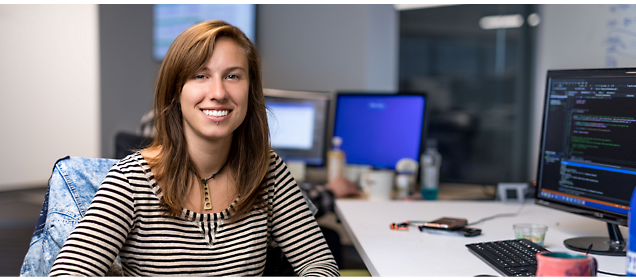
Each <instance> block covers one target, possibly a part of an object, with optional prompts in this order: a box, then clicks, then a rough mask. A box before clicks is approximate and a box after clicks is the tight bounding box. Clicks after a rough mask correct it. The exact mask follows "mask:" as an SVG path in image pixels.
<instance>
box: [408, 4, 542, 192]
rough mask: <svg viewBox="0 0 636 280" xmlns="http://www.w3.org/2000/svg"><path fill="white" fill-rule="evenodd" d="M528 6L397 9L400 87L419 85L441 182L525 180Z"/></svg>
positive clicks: (532, 21)
mask: <svg viewBox="0 0 636 280" xmlns="http://www.w3.org/2000/svg"><path fill="white" fill-rule="evenodd" d="M535 9H536V7H535V5H453V6H444V7H435V8H425V9H414V10H403V11H400V58H399V59H400V60H399V64H400V65H399V71H400V72H399V79H400V90H403V91H425V92H426V93H427V94H428V96H429V103H428V112H429V115H428V135H427V137H428V138H435V139H437V140H438V150H439V151H440V153H441V154H442V157H443V159H442V167H441V174H440V176H441V178H440V180H441V181H442V182H456V183H472V184H496V183H498V182H527V181H532V180H534V178H528V175H527V174H528V171H527V169H528V162H529V159H528V149H529V147H528V143H529V141H528V133H529V131H530V127H529V119H530V110H529V109H530V100H531V99H530V95H531V92H532V91H531V88H530V81H532V79H531V75H532V73H533V71H532V67H533V66H532V61H533V49H534V47H533V46H534V32H535V31H534V29H535V26H536V25H537V24H538V23H539V20H538V17H537V15H536V14H534V10H535Z"/></svg>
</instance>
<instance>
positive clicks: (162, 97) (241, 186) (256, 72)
mask: <svg viewBox="0 0 636 280" xmlns="http://www.w3.org/2000/svg"><path fill="white" fill-rule="evenodd" d="M222 37H223V38H230V39H232V40H234V41H235V42H236V43H237V44H238V45H239V46H240V47H241V48H242V49H243V50H244V53H245V55H246V56H247V61H248V68H249V69H248V72H249V82H250V85H249V93H248V105H247V106H248V108H249V109H248V110H247V114H246V116H245V119H244V120H243V123H242V124H241V125H240V126H239V127H238V128H237V129H236V130H235V131H234V132H233V136H232V145H231V148H230V153H229V157H228V161H227V166H228V167H229V168H228V169H229V170H230V171H232V172H233V173H232V175H233V178H235V182H236V187H237V194H238V195H239V201H238V205H237V207H236V208H235V209H234V214H232V216H231V218H230V221H231V222H234V221H237V220H238V219H240V218H242V217H244V216H245V215H246V214H247V213H249V212H250V211H251V210H252V209H254V207H256V208H259V207H262V206H263V205H264V203H265V201H264V199H263V197H262V194H261V191H262V190H263V187H264V186H265V185H266V181H267V178H266V176H267V171H268V168H269V157H270V154H269V153H270V147H269V128H268V125H267V113H266V109H265V98H264V97H263V85H262V82H261V65H260V64H261V62H260V54H259V53H258V50H257V49H256V47H255V46H254V44H253V43H252V42H251V41H250V40H249V39H248V38H247V36H245V34H244V33H243V32H242V31H241V30H240V29H238V28H236V27H234V26H232V25H230V24H228V23H226V22H224V21H220V20H211V21H205V22H201V23H199V24H196V25H193V26H191V27H190V28H188V29H186V30H185V31H184V32H183V33H181V35H179V36H178V37H177V38H176V39H175V41H174V42H173V43H172V45H171V46H170V48H169V49H168V52H167V53H166V56H165V58H164V60H163V63H162V64H161V68H160V70H159V77H158V79H157V87H156V89H155V102H154V112H155V126H156V128H157V137H156V138H155V139H154V141H153V142H152V144H151V146H150V147H149V148H147V149H146V151H149V152H150V153H152V151H158V154H157V155H156V156H155V157H152V158H149V159H147V161H148V163H149V164H150V167H151V168H152V170H153V172H154V174H155V180H156V181H157V183H158V184H159V186H160V189H161V194H162V198H161V207H162V208H163V209H164V211H165V212H166V213H167V214H169V215H173V216H178V215H180V214H181V212H182V208H183V205H184V203H185V200H186V195H187V193H188V184H189V183H190V182H191V180H194V181H195V183H200V181H199V180H198V179H197V178H201V176H199V174H198V171H197V168H195V165H194V163H193V161H192V159H191V157H190V155H189V154H188V151H187V144H186V139H185V136H184V129H183V116H182V115H181V107H180V104H179V97H180V95H181V90H182V88H183V85H184V84H185V83H186V82H187V81H188V80H189V79H191V78H192V77H193V76H194V75H195V74H196V73H197V72H198V71H200V70H201V69H203V67H205V63H206V62H207V61H208V60H209V59H210V57H211V56H212V52H213V51H214V44H215V42H216V41H217V40H218V39H219V38H222ZM226 168H227V167H226ZM261 209H262V208H261Z"/></svg>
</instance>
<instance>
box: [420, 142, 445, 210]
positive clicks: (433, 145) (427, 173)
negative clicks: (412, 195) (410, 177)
mask: <svg viewBox="0 0 636 280" xmlns="http://www.w3.org/2000/svg"><path fill="white" fill-rule="evenodd" d="M420 162H421V164H422V189H421V193H422V197H424V199H426V200H436V199H437V190H438V187H439V168H440V166H441V165H442V155H440V153H439V152H438V151H437V140H435V139H426V150H425V151H424V154H422V156H421V157H420Z"/></svg>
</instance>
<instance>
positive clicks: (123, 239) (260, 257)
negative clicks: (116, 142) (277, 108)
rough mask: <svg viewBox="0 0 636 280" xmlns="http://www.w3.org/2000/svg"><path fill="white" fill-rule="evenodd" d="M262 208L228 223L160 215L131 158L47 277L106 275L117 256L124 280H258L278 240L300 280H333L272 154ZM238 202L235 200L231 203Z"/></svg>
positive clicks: (144, 165) (306, 215)
mask: <svg viewBox="0 0 636 280" xmlns="http://www.w3.org/2000/svg"><path fill="white" fill-rule="evenodd" d="M268 176H269V178H268V185H267V188H266V189H265V190H264V191H263V197H264V198H265V201H266V202H267V209H266V211H264V212H263V211H258V210H254V211H252V212H250V213H249V214H248V215H247V216H245V217H244V218H242V219H241V220H239V221H237V222H235V223H232V224H229V223H228V222H227V218H228V216H229V215H230V214H231V213H232V211H233V208H234V206H235V205H236V203H237V201H234V203H233V204H232V205H231V206H230V207H229V208H228V209H226V210H224V211H222V212H221V213H211V214H199V213H195V212H192V211H189V210H187V209H183V212H182V214H181V216H180V217H176V218H170V217H166V216H165V215H164V213H163V212H162V211H161V210H160V208H159V198H160V195H157V193H158V190H159V186H158V185H157V183H156V181H155V180H154V175H153V172H152V170H150V167H149V165H148V162H146V160H145V159H144V158H143V157H142V156H141V154H140V153H134V154H132V155H129V156H127V157H126V158H124V159H122V160H121V161H120V162H118V163H117V164H115V165H114V166H113V167H112V168H111V170H110V171H109V173H108V175H107V176H106V179H105V180H104V182H103V183H102V185H101V186H100V188H99V190H98V191H97V193H96V194H95V198H94V199H93V202H92V203H91V205H90V207H89V208H88V211H87V212H86V215H85V216H84V218H83V219H82V220H81V221H80V222H79V224H78V225H77V227H76V228H75V229H74V230H73V232H72V233H71V234H70V236H69V238H68V239H67V240H66V243H64V246H63V247H62V250H61V251H60V254H59V255H58V256H57V259H56V260H55V262H54V264H53V267H52V268H51V272H50V276H60V275H87V276H93V275H104V274H105V273H106V271H107V270H108V268H109V267H110V266H111V264H112V263H113V261H114V260H115V258H116V257H117V255H119V256H120V257H121V262H122V267H123V271H124V275H130V276H229V275H232V276H250V275H255V276H257V275H261V274H262V273H263V269H264V267H265V257H266V250H267V244H268V243H269V242H270V241H274V242H276V243H278V245H279V246H280V247H281V249H282V251H283V252H284V254H285V256H286V257H287V259H288V260H289V262H290V263H291V264H292V266H293V267H294V269H295V271H296V273H297V274H298V275H301V276H338V275H339V272H338V266H337V265H336V262H335V261H334V258H333V256H332V255H331V251H330V250H329V248H328V247H327V243H326V242H325V239H324V237H323V235H322V232H321V231H320V229H319V227H318V225H317V224H316V221H315V219H314V217H313V216H312V214H311V211H309V208H308V207H307V204H306V202H305V200H304V199H303V196H302V194H301V192H300V189H299V188H298V186H297V185H296V182H295V181H294V180H293V178H292V177H291V174H290V173H289V171H288V170H287V167H286V165H285V164H284V163H283V161H282V160H281V159H280V158H279V157H278V155H276V154H275V153H274V152H272V154H271V161H270V168H269V174H268ZM237 200H238V199H237Z"/></svg>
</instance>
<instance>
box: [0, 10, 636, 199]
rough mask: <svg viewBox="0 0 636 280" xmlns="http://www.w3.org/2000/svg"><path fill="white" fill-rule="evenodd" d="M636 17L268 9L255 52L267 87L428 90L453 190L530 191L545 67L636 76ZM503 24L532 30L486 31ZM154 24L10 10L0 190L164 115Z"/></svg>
mask: <svg viewBox="0 0 636 280" xmlns="http://www.w3.org/2000/svg"><path fill="white" fill-rule="evenodd" d="M634 10H635V8H634V7H633V6H631V5H452V6H432V7H428V8H415V9H402V10H400V9H396V6H394V5H257V9H256V44H257V46H258V47H259V49H260V51H261V52H262V57H263V73H264V76H263V79H264V85H265V87H267V88H277V89H289V90H309V91H398V90H424V91H427V92H428V94H429V97H430V102H429V113H430V117H429V136H430V137H436V138H439V140H440V150H441V151H442V153H443V154H444V155H445V161H444V162H445V163H446V164H445V165H444V166H443V170H442V172H443V177H444V176H446V177H447V178H448V180H449V181H454V182H467V183H489V184H493V183H497V182H499V181H528V180H532V178H533V177H534V172H535V169H536V167H535V165H536V160H537V159H536V156H535V154H536V151H537V149H538V143H537V142H538V138H539V131H540V117H541V116H540V115H539V114H538V113H537V112H540V111H541V107H542V101H543V90H544V84H545V73H546V70H547V69H563V68H602V67H626V66H633V65H636V64H635V63H633V61H634V60H635V59H634V57H635V56H634V55H633V51H631V49H633V44H632V43H630V42H631V40H632V38H629V36H628V35H625V34H627V33H625V32H623V33H620V32H616V30H619V29H620V28H622V29H626V30H630V28H632V29H633V24H632V23H631V22H632V21H636V19H634V18H633V17H630V16H629V15H630V14H631V15H633V12H634ZM532 14H536V15H538V18H537V20H538V22H537V21H536V20H535V21H533V23H532V24H533V25H531V24H530V23H531V21H529V16H530V15H532ZM493 15H520V16H521V19H522V24H521V25H520V26H519V27H514V28H506V29H484V28H483V26H480V20H481V19H482V18H483V17H486V16H493ZM152 24H153V7H152V5H0V36H1V37H2V38H3V44H2V51H1V52H0V61H2V64H1V65H0V69H1V71H0V72H1V73H2V76H0V81H2V82H1V83H0V91H1V92H2V96H3V97H4V100H3V102H1V103H0V104H1V105H0V114H1V117H0V119H1V121H0V131H2V143H3V145H1V146H0V149H1V150H0V154H2V155H3V157H4V160H3V161H2V163H0V190H14V189H24V188H31V187H34V186H41V185H45V184H46V181H47V179H48V176H49V175H50V171H51V166H52V163H53V162H55V160H56V159H58V158H60V157H63V156H65V155H71V156H84V157H112V156H113V154H114V137H115V134H116V133H117V132H118V131H135V130H136V128H137V125H138V124H139V120H140V119H141V116H142V115H143V114H144V112H146V111H147V110H149V109H150V108H151V106H152V97H153V96H152V95H153V89H154V82H155V79H156V74H157V71H158V68H159V64H160V62H159V61H158V60H155V59H154V58H153V56H152V42H153V41H152V39H153V38H152V36H153V35H152ZM619 31H620V30H619ZM621 34H623V35H621ZM621 36H622V37H621ZM451 163H452V164H451ZM444 174H445V175H444Z"/></svg>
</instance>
